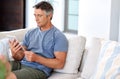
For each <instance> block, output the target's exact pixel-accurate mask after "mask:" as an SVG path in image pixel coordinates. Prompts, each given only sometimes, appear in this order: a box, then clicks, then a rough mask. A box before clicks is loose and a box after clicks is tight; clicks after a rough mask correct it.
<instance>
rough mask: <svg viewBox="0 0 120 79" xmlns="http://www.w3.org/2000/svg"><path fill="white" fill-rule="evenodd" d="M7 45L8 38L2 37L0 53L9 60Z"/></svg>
mask: <svg viewBox="0 0 120 79" xmlns="http://www.w3.org/2000/svg"><path fill="white" fill-rule="evenodd" d="M8 49H9V45H8V38H4V39H1V40H0V54H2V55H4V56H5V57H6V58H7V59H8V60H9V55H8V52H9V50H8Z"/></svg>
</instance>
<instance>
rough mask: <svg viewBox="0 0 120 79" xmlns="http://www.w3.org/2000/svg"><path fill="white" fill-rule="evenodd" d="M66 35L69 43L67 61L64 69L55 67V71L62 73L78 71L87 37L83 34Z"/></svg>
mask: <svg viewBox="0 0 120 79" xmlns="http://www.w3.org/2000/svg"><path fill="white" fill-rule="evenodd" d="M65 35H66V37H67V39H68V43H69V48H68V53H67V58H66V63H65V66H64V68H63V69H55V70H54V71H56V72H61V73H78V68H79V66H80V61H81V57H82V54H83V51H84V48H85V43H86V39H85V37H83V36H77V35H76V36H72V35H69V34H65Z"/></svg>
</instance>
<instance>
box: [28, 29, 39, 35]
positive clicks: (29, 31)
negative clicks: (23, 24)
mask: <svg viewBox="0 0 120 79" xmlns="http://www.w3.org/2000/svg"><path fill="white" fill-rule="evenodd" d="M36 31H38V28H32V29H29V30H28V32H27V33H28V34H29V33H34V32H36Z"/></svg>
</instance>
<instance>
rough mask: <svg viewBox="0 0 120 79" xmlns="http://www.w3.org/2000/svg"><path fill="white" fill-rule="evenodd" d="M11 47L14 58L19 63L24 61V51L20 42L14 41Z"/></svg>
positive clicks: (10, 43) (11, 42) (11, 41)
mask: <svg viewBox="0 0 120 79" xmlns="http://www.w3.org/2000/svg"><path fill="white" fill-rule="evenodd" d="M9 45H10V49H11V52H12V57H13V58H14V59H15V60H18V61H20V60H22V59H23V57H24V50H23V48H22V46H21V45H20V44H19V42H18V41H17V40H15V39H13V40H10V41H9Z"/></svg>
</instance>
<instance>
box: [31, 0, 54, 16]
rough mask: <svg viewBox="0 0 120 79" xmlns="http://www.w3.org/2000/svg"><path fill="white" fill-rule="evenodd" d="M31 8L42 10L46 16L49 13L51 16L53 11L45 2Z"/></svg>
mask: <svg viewBox="0 0 120 79" xmlns="http://www.w3.org/2000/svg"><path fill="white" fill-rule="evenodd" d="M33 8H36V9H41V10H44V11H45V12H46V13H47V14H49V13H52V14H53V10H54V9H53V7H52V5H51V4H50V3H49V2H47V1H41V2H39V3H37V4H36V5H34V6H33Z"/></svg>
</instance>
